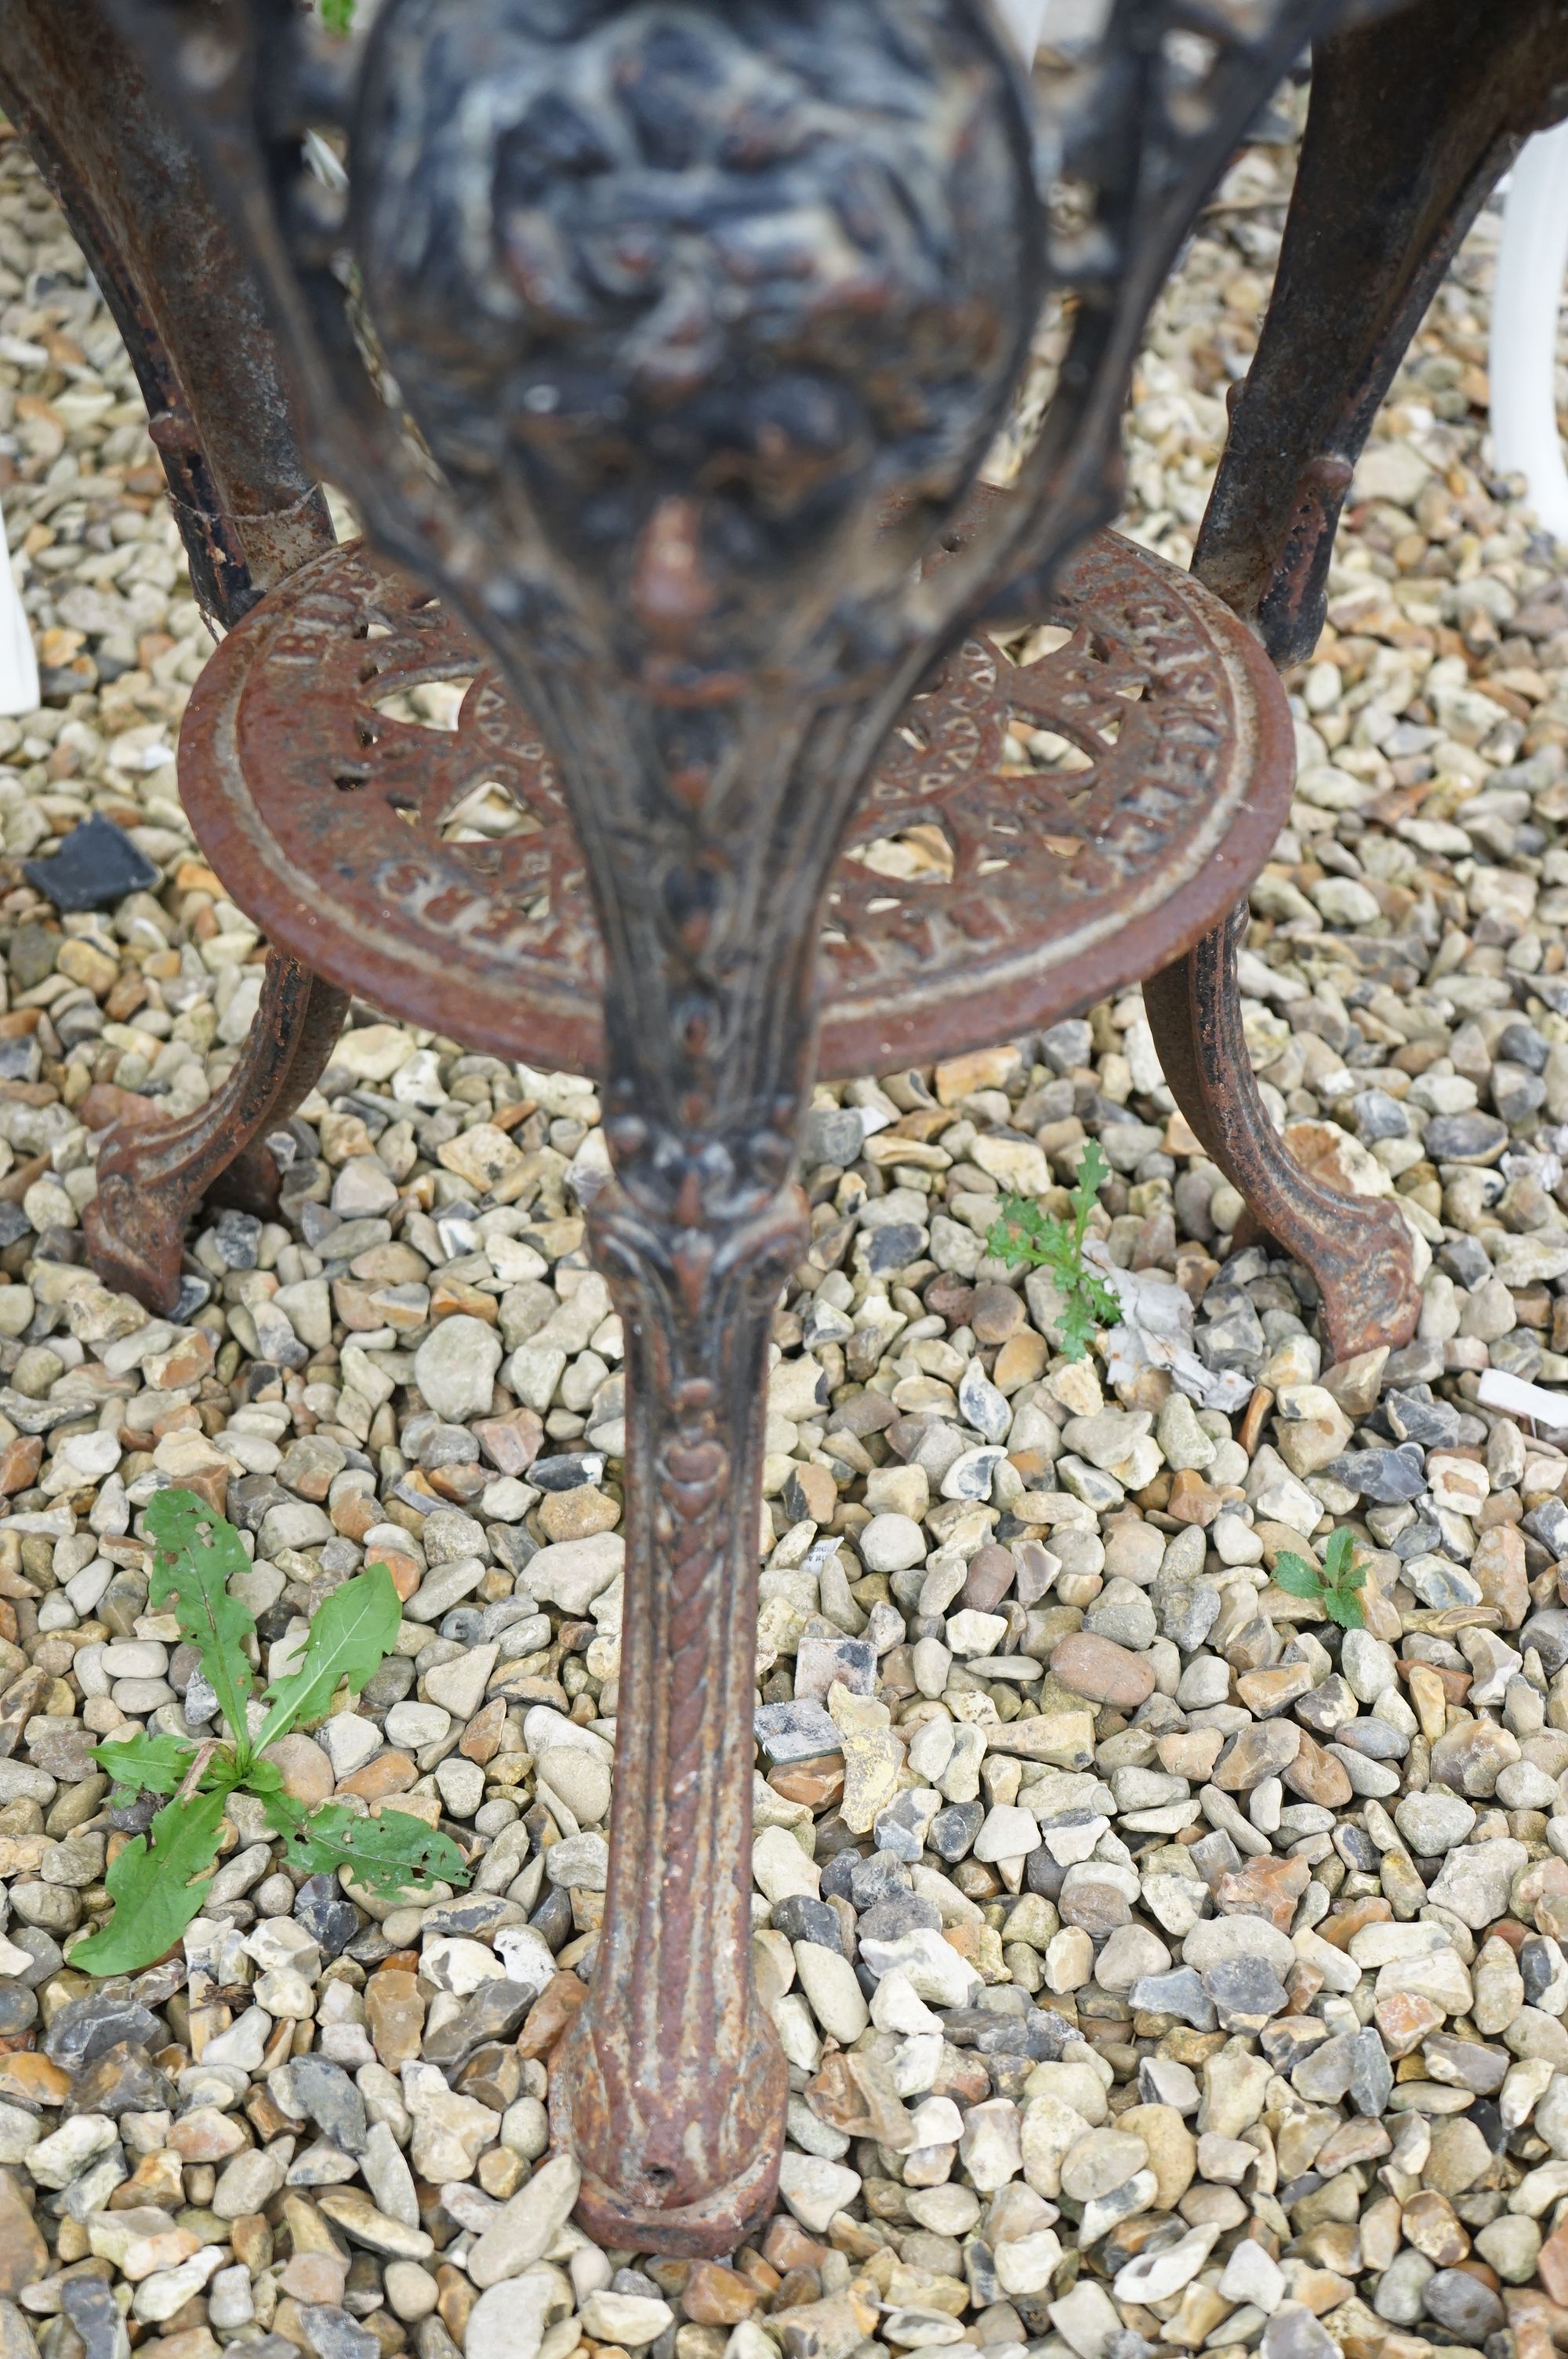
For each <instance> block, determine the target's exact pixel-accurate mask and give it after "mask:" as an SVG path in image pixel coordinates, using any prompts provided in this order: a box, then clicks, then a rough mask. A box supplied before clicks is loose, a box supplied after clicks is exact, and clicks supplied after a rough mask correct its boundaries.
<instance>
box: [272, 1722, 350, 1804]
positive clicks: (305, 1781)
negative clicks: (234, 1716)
mask: <svg viewBox="0 0 1568 2359" xmlns="http://www.w3.org/2000/svg"><path fill="white" fill-rule="evenodd" d="M262 1757H263V1759H264V1760H266V1761H271V1762H272V1763H274V1764H275V1765H276V1767H277V1768H279V1769H281V1770H282V1772H283V1790H284V1792H285V1793H286V1794H287V1796H288V1797H289V1799H291V1800H292V1801H296V1802H306V1803H311V1804H314V1803H316V1802H325V1801H326V1800H328V1799H329V1798H330V1795H331V1792H332V1788H333V1783H334V1780H333V1777H332V1765H331V1763H330V1760H329V1759H328V1758H327V1756H326V1754H325V1753H324V1752H323V1751H322V1749H321V1747H320V1746H319V1745H317V1744H316V1743H315V1742H314V1741H313V1740H312V1739H311V1738H310V1737H308V1736H302V1735H301V1734H299V1732H298V1731H297V1730H296V1731H295V1732H294V1733H293V1734H292V1735H289V1736H280V1737H279V1738H278V1740H277V1742H276V1745H268V1746H267V1749H266V1751H265V1754H264V1756H262Z"/></svg>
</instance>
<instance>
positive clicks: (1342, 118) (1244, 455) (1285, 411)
mask: <svg viewBox="0 0 1568 2359" xmlns="http://www.w3.org/2000/svg"><path fill="white" fill-rule="evenodd" d="M1565 64H1568V15H1565V14H1564V12H1563V10H1562V9H1561V8H1559V7H1519V8H1476V7H1472V6H1470V5H1467V0H1422V5H1418V6H1415V7H1407V8H1401V9H1398V10H1396V12H1395V13H1394V14H1393V15H1392V16H1388V17H1385V18H1383V19H1382V20H1381V21H1379V22H1378V23H1374V24H1370V25H1367V26H1363V27H1353V28H1352V29H1350V30H1348V31H1346V32H1344V33H1340V34H1337V35H1336V36H1335V37H1334V38H1331V39H1328V40H1325V41H1322V42H1320V43H1318V44H1317V45H1316V47H1315V49H1314V57H1313V91H1312V105H1311V109H1310V111H1309V113H1308V116H1307V126H1306V136H1305V138H1304V140H1303V145H1302V154H1301V162H1300V165H1299V167H1298V169H1297V173H1296V184H1295V192H1294V194H1293V196H1292V201H1291V209H1290V213H1289V216H1288V219H1287V221H1286V224H1285V235H1284V243H1283V245H1281V251H1280V263H1279V269H1278V271H1277V273H1276V276H1275V280H1274V292H1273V297H1272V299H1271V303H1270V307H1269V316H1268V319H1267V321H1265V323H1264V328H1263V333H1262V337H1261V340H1260V343H1259V347H1258V353H1257V357H1256V359H1255V360H1254V362H1253V364H1252V367H1251V370H1250V372H1249V375H1248V376H1247V378H1246V381H1245V383H1244V384H1243V385H1242V386H1240V387H1239V388H1238V391H1237V392H1236V394H1234V395H1233V396H1232V401H1233V410H1234V416H1233V424H1232V427H1231V431H1230V438H1229V440H1228V442H1227V447H1226V452H1225V456H1224V459H1223V460H1222V461H1221V462H1220V469H1219V474H1218V476H1217V480H1216V483H1215V488H1214V495H1213V497H1212V498H1211V500H1210V502H1209V506H1208V513H1207V515H1206V516H1205V518H1204V522H1203V528H1202V530H1201V532H1200V533H1199V536H1198V544H1197V552H1196V555H1195V558H1194V560H1193V570H1194V571H1195V573H1196V574H1197V575H1198V578H1199V579H1200V581H1202V582H1205V583H1206V585H1207V586H1208V588H1209V589H1211V590H1213V591H1215V592H1217V594H1218V595H1219V596H1220V597H1221V598H1223V599H1224V600H1225V601H1226V603H1227V605H1229V606H1232V607H1234V609H1235V611H1236V612H1237V613H1238V614H1242V615H1244V616H1245V617H1246V618H1247V620H1248V621H1249V622H1250V623H1255V624H1256V625H1257V626H1258V629H1259V632H1260V635H1261V637H1262V640H1263V644H1264V646H1265V647H1267V648H1268V650H1269V653H1270V654H1271V656H1272V658H1274V661H1275V662H1276V663H1277V664H1279V665H1280V666H1281V669H1282V668H1283V667H1284V666H1285V665H1287V664H1292V663H1300V662H1303V661H1304V659H1305V658H1307V657H1308V656H1309V655H1310V654H1311V653H1312V650H1313V648H1314V646H1315V645H1316V642H1317V636H1318V633H1319V632H1320V631H1321V630H1322V628H1323V616H1324V607H1325V603H1326V597H1327V587H1326V585H1327V581H1328V564H1329V559H1330V556H1331V555H1332V553H1333V548H1334V536H1335V532H1336V528H1337V527H1338V523H1339V516H1340V511H1341V509H1342V507H1343V506H1344V504H1345V497H1346V492H1347V491H1348V489H1349V486H1350V480H1351V477H1352V475H1353V473H1354V472H1355V466H1356V462H1357V459H1358V458H1359V456H1360V454H1361V450H1362V446H1363V445H1364V443H1365V442H1366V440H1367V437H1368V433H1369V432H1370V430H1371V426H1372V420H1373V419H1374V418H1375V417H1376V415H1377V412H1378V408H1379V404H1380V403H1381V401H1382V399H1383V397H1384V396H1385V394H1386V393H1387V392H1388V389H1389V386H1390V381H1391V379H1392V377H1393V374H1394V371H1395V369H1396V368H1397V367H1398V366H1399V364H1400V359H1401V357H1402V355H1403V353H1404V350H1405V347H1406V345H1407V344H1408V343H1409V342H1410V340H1411V336H1412V335H1413V334H1414V332H1415V330H1416V329H1417V327H1418V326H1419V325H1420V323H1421V321H1422V316H1423V314H1424V313H1425V311H1426V309H1427V307H1428V305H1429V304H1430V303H1431V301H1432V299H1433V296H1434V295H1435V293H1436V291H1437V289H1438V287H1439V286H1440V285H1441V283H1442V280H1443V276H1444V272H1445V271H1446V269H1447V267H1448V266H1449V264H1450V262H1451V261H1452V260H1453V258H1454V254H1455V253H1456V252H1457V250H1458V247H1459V245H1460V243H1461V241H1462V240H1463V238H1464V236H1465V232H1466V231H1467V230H1468V229H1469V227H1470V224H1471V223H1472V222H1473V221H1474V220H1475V218H1476V213H1477V212H1479V210H1480V208H1481V204H1482V202H1483V201H1484V199H1485V198H1486V195H1487V191H1488V190H1490V189H1491V187H1492V186H1493V184H1494V182H1495V181H1496V180H1497V179H1498V176H1499V174H1501V173H1502V172H1503V171H1505V170H1506V169H1507V168H1508V166H1509V162H1510V161H1511V159H1512V158H1513V155H1514V153H1515V151H1516V150H1517V148H1518V147H1519V142H1520V140H1521V139H1522V138H1524V137H1525V136H1528V134H1529V133H1530V132H1532V131H1536V130H1539V129H1541V127H1542V126H1543V125H1544V124H1546V123H1548V122H1550V121H1551V120H1552V112H1553V110H1552V105H1551V103H1550V101H1551V94H1552V90H1553V87H1554V85H1560V84H1561V81H1562V76H1563V67H1564V65H1565ZM1556 111H1557V112H1559V113H1560V112H1561V107H1560V106H1559V107H1558V108H1557V110H1556Z"/></svg>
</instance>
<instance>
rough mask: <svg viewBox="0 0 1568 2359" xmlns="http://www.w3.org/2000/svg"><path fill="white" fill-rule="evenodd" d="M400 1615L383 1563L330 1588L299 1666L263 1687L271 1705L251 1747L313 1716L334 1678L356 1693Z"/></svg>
mask: <svg viewBox="0 0 1568 2359" xmlns="http://www.w3.org/2000/svg"><path fill="white" fill-rule="evenodd" d="M402 1619H403V1608H402V1605H401V1604H400V1603H399V1602H398V1596H397V1592H396V1590H395V1588H394V1587H393V1585H392V1575H391V1573H390V1572H388V1571H387V1569H386V1567H385V1565H384V1564H373V1565H372V1566H371V1568H370V1571H368V1572H361V1573H356V1574H355V1576H354V1578H353V1580H352V1581H345V1582H344V1583H343V1585H342V1587H341V1589H334V1590H333V1592H332V1593H331V1595H330V1597H328V1598H326V1599H325V1600H324V1601H323V1602H322V1603H321V1604H319V1606H318V1607H317V1609H316V1613H315V1616H314V1618H313V1619H312V1621H311V1624H310V1636H309V1637H308V1639H307V1640H306V1642H305V1655H304V1658H303V1660H302V1661H301V1663H300V1666H299V1669H297V1671H291V1672H289V1673H288V1675H287V1678H285V1679H281V1680H274V1681H273V1683H272V1685H271V1686H270V1687H269V1688H268V1690H267V1694H268V1696H269V1697H270V1699H271V1701H272V1709H271V1711H270V1712H268V1713H267V1716H266V1721H265V1725H264V1726H263V1728H262V1732H261V1734H260V1735H259V1736H258V1737H257V1738H256V1742H255V1749H256V1751H257V1752H258V1753H265V1750H266V1748H267V1746H268V1745H276V1742H277V1740H278V1738H279V1737H280V1736H282V1735H284V1734H286V1733H287V1730H289V1729H291V1728H293V1727H294V1726H295V1725H296V1723H297V1722H299V1721H302V1720H319V1719H320V1718H321V1717H322V1715H323V1713H325V1712H327V1711H328V1710H329V1709H330V1705H331V1701H332V1697H333V1694H334V1692H335V1691H336V1690H337V1687H338V1683H339V1681H340V1680H347V1681H348V1683H349V1691H350V1693H351V1694H353V1695H357V1694H358V1692H359V1690H360V1689H361V1688H362V1687H363V1685H364V1683H365V1681H366V1680H368V1679H369V1677H370V1675H371V1673H372V1672H373V1670H374V1669H375V1668H376V1665H377V1664H378V1663H381V1662H384V1660H385V1658H386V1657H387V1656H388V1655H390V1654H391V1652H392V1649H393V1648H394V1647H395V1646H396V1644H397V1630H398V1625H399V1624H400V1623H401V1621H402Z"/></svg>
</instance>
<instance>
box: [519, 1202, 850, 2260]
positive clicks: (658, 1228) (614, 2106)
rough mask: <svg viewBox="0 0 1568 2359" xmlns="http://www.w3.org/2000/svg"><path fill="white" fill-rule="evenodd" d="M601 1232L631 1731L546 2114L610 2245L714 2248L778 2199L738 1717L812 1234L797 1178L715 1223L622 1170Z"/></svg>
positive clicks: (772, 2083) (582, 2204)
mask: <svg viewBox="0 0 1568 2359" xmlns="http://www.w3.org/2000/svg"><path fill="white" fill-rule="evenodd" d="M607 1199H608V1201H606V1200H607ZM592 1225H593V1233H594V1244H595V1258H596V1260H597V1261H598V1263H599V1265H600V1267H601V1268H602V1269H603V1270H604V1271H605V1273H606V1275H607V1277H609V1279H610V1283H611V1291H612V1293H613V1296H614V1299H615V1304H616V1308H617V1310H619V1311H620V1312H621V1315H622V1319H623V1320H624V1321H625V1331H626V1369H627V1416H628V1421H629V1431H628V1436H627V1449H626V1472H627V1495H626V1541H627V1560H626V1603H625V1611H624V1615H623V1620H622V1628H623V1632H624V1636H623V1638H622V1668H621V1697H620V1719H621V1726H622V1729H623V1730H624V1731H626V1732H627V1741H626V1742H625V1743H623V1744H622V1747H621V1749H620V1754H619V1757H618V1767H617V1772H616V1785H615V1810H614V1820H613V1825H612V1830H611V1875H610V1887H609V1890H608V1892H607V1893H606V1896H605V1912H604V1927H603V1931H602V1934H601V1937H600V1951H599V1958H598V1962H597V1963H596V1965H595V1969H594V1977H593V1989H592V1994H591V1995H590V1997H589V2004H588V2006H586V2007H585V2008H584V2009H583V2010H582V2013H581V2014H580V2015H579V2017H578V2020H577V2023H576V2025H575V2026H574V2027H573V2030H572V2032H571V2034H570V2036H569V2038H568V2042H567V2043H566V2045H565V2047H564V2049H563V2050H562V2052H561V2054H560V2056H559V2057H558V2059H557V2065H556V2068H555V2069H554V2070H553V2071H552V2073H551V2076H550V2105H551V2122H552V2125H553V2127H554V2129H555V2132H556V2136H557V2138H558V2139H559V2141H560V2142H561V2143H562V2144H563V2145H565V2146H568V2147H570V2148H571V2149H572V2150H573V2151H574V2152H575V2153H576V2155H577V2157H578V2158H579V2162H580V2163H581V2166H582V2173H583V2182H582V2192H581V2196H580V2198H579V2206H578V2217H579V2220H580V2221H581V2223H582V2224H583V2226H584V2227H585V2228H586V2229H587V2230H588V2232H589V2234H590V2235H592V2236H595V2237H597V2238H598V2239H599V2241H600V2243H601V2244H604V2245H611V2246H615V2245H620V2246H630V2247H633V2249H635V2250H637V2251H640V2252H672V2253H710V2254H712V2253H726V2252H730V2251H733V2249H734V2248H735V2246H736V2245H739V2244H741V2243H743V2242H744V2240H745V2237H746V2234H747V2233H748V2232H749V2230H750V2229H751V2228H752V2227H753V2226H754V2225H756V2224H757V2223H758V2222H760V2221H761V2220H762V2219H763V2218H765V2216H766V2214H767V2212H768V2210H769V2208H770V2206H771V2204H772V2201H773V2190H774V2187H775V2185H776V2182H777V2179H778V2168H779V2125H780V2123H781V2121H782V2119H783V2115H784V2104H785V2100H786V2098H787V2095H788V2076H787V2072H786V2070H785V2065H784V2055H783V2052H782V2050H781V2049H780V2048H779V2044H778V2041H777V2038H775V2036H774V2033H773V2027H772V2025H771V2024H770V2022H769V2021H768V2018H767V2017H766V2016H765V2015H764V2014H763V2012H762V2007H761V2006H759V2004H758V2002H757V1998H756V1994H755V1992H754V1990H753V1987H752V1961H751V1888H752V1748H751V1745H749V1744H741V1743H738V1742H737V1741H736V1734H735V1732H736V1731H737V1729H739V1728H741V1726H743V1725H744V1724H745V1723H746V1721H747V1720H748V1718H749V1715H750V1712H751V1709H752V1690H753V1688H754V1685H755V1660H756V1609H757V1543H756V1534H757V1524H758V1508H759V1505H760V1501H761V1496H762V1419H763V1399H764V1395H765V1392H766V1381H767V1347H768V1333H769V1328H770V1323H771V1321H772V1315H773V1304H774V1302H775V1301H776V1300H777V1299H778V1291H779V1288H780V1287H781V1286H782V1285H783V1283H784V1279H785V1278H786V1277H787V1276H788V1274H789V1272H790V1270H791V1269H792V1268H794V1267H795V1264H796V1263H797V1262H798V1261H799V1259H800V1256H801V1255H802V1254H803V1252H804V1251H805V1249H806V1242H807V1238H808V1235H809V1227H808V1223H807V1219H806V1207H805V1203H804V1201H803V1199H802V1198H801V1196H800V1194H799V1191H798V1190H795V1189H793V1188H791V1189H787V1190H784V1191H783V1192H781V1193H779V1194H777V1195H775V1196H773V1197H772V1198H771V1199H769V1200H764V1201H760V1202H759V1203H758V1204H757V1206H756V1208H755V1210H754V1211H752V1212H750V1213H748V1214H744V1215H742V1216H741V1218H740V1219H739V1220H738V1221H735V1222H733V1223H730V1224H729V1225H728V1226H727V1227H726V1228H725V1229H723V1230H716V1229H715V1228H714V1227H713V1226H712V1225H711V1224H709V1223H704V1222H703V1221H701V1219H700V1216H698V1218H697V1220H695V1221H693V1222H691V1223H683V1222H682V1221H681V1220H680V1219H679V1217H678V1212H677V1217H676V1219H675V1220H664V1221H659V1220H657V1219H651V1218H649V1217H647V1216H646V1215H645V1214H644V1213H643V1212H642V1211H641V1210H640V1209H639V1208H638V1206H637V1204H636V1203H635V1202H634V1201H633V1197H632V1196H631V1194H630V1193H629V1192H628V1191H627V1190H625V1189H623V1188H622V1187H619V1186H617V1187H616V1188H614V1189H613V1190H611V1189H606V1190H604V1191H603V1193H602V1194H601V1195H600V1197H599V1198H598V1199H597V1200H596V1201H595V1204H594V1208H593V1223H592Z"/></svg>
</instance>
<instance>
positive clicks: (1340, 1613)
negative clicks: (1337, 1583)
mask: <svg viewBox="0 0 1568 2359" xmlns="http://www.w3.org/2000/svg"><path fill="white" fill-rule="evenodd" d="M1323 1603H1324V1607H1325V1611H1326V1613H1327V1614H1328V1618H1329V1620H1330V1621H1331V1622H1337V1623H1338V1625H1339V1626H1340V1628H1341V1629H1342V1630H1359V1629H1360V1627H1361V1624H1362V1618H1363V1617H1362V1613H1361V1600H1360V1599H1359V1598H1358V1597H1357V1594H1356V1592H1355V1591H1354V1590H1353V1589H1331V1590H1329V1591H1328V1593H1327V1594H1326V1595H1325V1598H1324V1601H1323Z"/></svg>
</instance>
